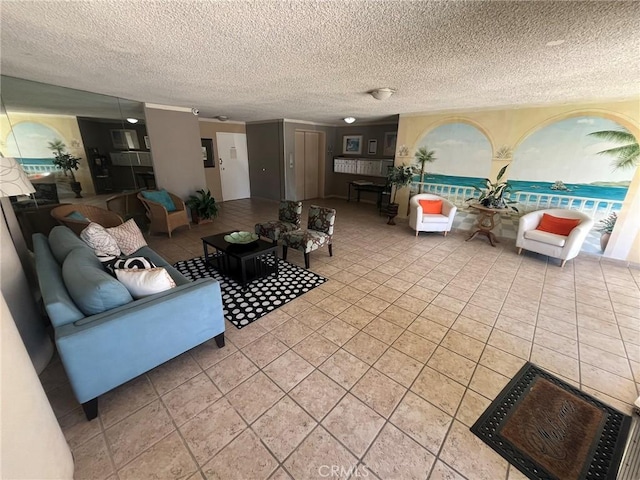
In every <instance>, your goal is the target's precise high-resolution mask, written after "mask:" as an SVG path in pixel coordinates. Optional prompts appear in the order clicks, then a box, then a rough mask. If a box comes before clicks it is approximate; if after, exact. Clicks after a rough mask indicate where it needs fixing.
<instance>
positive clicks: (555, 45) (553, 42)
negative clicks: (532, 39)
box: [545, 40, 565, 47]
mask: <svg viewBox="0 0 640 480" xmlns="http://www.w3.org/2000/svg"><path fill="white" fill-rule="evenodd" d="M564 42H565V40H552V41H551V42H547V43H545V46H547V47H557V46H558V45H562V44H563V43H564Z"/></svg>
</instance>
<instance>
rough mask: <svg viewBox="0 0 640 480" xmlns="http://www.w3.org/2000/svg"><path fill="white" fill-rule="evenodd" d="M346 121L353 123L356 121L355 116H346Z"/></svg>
mask: <svg viewBox="0 0 640 480" xmlns="http://www.w3.org/2000/svg"><path fill="white" fill-rule="evenodd" d="M344 121H345V123H353V122H355V121H356V119H355V118H354V117H345V118H344Z"/></svg>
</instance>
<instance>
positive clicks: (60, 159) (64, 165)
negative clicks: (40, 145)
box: [49, 140, 82, 198]
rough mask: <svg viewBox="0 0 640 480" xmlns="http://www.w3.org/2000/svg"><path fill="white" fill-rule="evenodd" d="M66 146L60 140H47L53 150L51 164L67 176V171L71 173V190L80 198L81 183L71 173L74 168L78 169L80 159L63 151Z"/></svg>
mask: <svg viewBox="0 0 640 480" xmlns="http://www.w3.org/2000/svg"><path fill="white" fill-rule="evenodd" d="M66 148H67V146H66V145H65V144H64V143H62V141H61V140H55V141H53V142H49V149H50V150H51V151H53V152H54V154H53V157H54V158H53V164H54V165H55V166H56V167H58V168H60V169H61V170H62V171H63V172H64V175H65V176H68V175H67V172H68V173H69V174H70V175H71V182H70V187H71V190H72V191H73V192H74V193H75V194H76V198H82V195H80V192H82V185H81V184H80V182H78V181H76V176H75V174H74V173H73V171H74V170H76V171H77V170H78V166H79V164H80V160H81V159H80V158H79V157H74V156H73V155H71V154H70V153H68V152H65V150H66Z"/></svg>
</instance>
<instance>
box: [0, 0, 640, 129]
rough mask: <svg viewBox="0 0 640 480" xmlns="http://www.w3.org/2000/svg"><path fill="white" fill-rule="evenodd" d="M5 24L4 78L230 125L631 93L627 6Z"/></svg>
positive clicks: (191, 11) (179, 14)
mask: <svg viewBox="0 0 640 480" xmlns="http://www.w3.org/2000/svg"><path fill="white" fill-rule="evenodd" d="M1 21H2V24H1V26H2V32H1V41H2V44H1V47H2V49H1V52H0V53H1V60H2V65H1V67H2V73H3V74H4V75H10V76H14V77H19V78H26V79H30V80H37V81H41V82H45V83H51V84H54V85H62V86H66V87H71V88H77V89H81V90H87V91H92V92H99V93H103V94H107V95H115V96H120V97H124V98H130V99H134V100H139V101H144V102H151V103H159V104H167V105H175V106H184V107H196V108H199V109H200V112H201V115H202V116H206V117H213V116H215V115H227V116H228V117H229V118H230V119H232V120H244V121H257V120H265V119H273V118H292V119H301V120H309V121H316V122H324V123H336V122H338V121H340V119H341V118H342V117H345V116H347V115H352V116H354V117H356V118H358V120H359V121H363V120H366V121H377V120H381V119H384V118H387V117H389V116H391V115H394V114H398V113H412V112H426V111H437V110H450V109H468V108H483V107H498V106H515V105H540V104H547V103H569V102H576V101H595V100H599V99H622V98H630V97H633V96H635V95H638V93H639V80H640V53H639V52H640V29H639V28H638V25H639V24H640V3H639V2H605V1H595V2H590V1H579V2H566V1H560V2H552V1H539V2H516V1H510V2H499V1H470V2H465V1H456V2H453V1H449V2H431V1H429V2H427V1H421V2H410V1H322V2H320V1H290V2H282V1H253V2H244V1H225V2H214V1H200V2H195V1H184V0H176V1H169V0H165V1H156V2H147V1H126V2H125V1H115V0H111V1H97V0H96V1H91V2H82V1H80V2H57V1H46V2H41V1H6V0H3V1H2V2H1ZM556 40H565V42H564V43H563V44H561V45H559V46H555V47H547V46H545V44H546V43H547V42H550V41H556ZM377 87H391V88H394V89H397V93H396V95H394V96H393V97H391V98H390V99H389V100H386V101H378V100H375V99H373V98H372V97H371V96H369V95H367V93H366V92H367V91H369V90H371V89H374V88H377Z"/></svg>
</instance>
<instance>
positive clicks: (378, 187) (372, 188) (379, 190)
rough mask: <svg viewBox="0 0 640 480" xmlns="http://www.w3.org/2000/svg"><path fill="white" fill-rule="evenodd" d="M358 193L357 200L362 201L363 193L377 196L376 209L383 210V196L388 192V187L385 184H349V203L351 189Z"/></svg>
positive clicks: (348, 200)
mask: <svg viewBox="0 0 640 480" xmlns="http://www.w3.org/2000/svg"><path fill="white" fill-rule="evenodd" d="M352 188H353V189H354V190H355V191H356V200H357V201H358V202H359V201H360V193H361V192H374V193H375V194H376V207H378V210H380V209H382V196H383V194H384V193H385V191H386V190H387V186H386V185H385V184H384V183H360V182H357V181H355V182H349V193H348V195H347V202H350V201H351V189H352Z"/></svg>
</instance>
